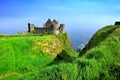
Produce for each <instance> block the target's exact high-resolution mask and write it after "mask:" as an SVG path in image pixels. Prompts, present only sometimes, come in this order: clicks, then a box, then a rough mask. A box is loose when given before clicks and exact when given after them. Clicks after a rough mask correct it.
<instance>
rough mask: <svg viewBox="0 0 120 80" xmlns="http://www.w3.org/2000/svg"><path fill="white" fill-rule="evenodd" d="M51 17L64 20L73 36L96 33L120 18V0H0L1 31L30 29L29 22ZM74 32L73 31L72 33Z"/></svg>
mask: <svg viewBox="0 0 120 80" xmlns="http://www.w3.org/2000/svg"><path fill="white" fill-rule="evenodd" d="M48 18H51V19H54V18H55V19H57V20H59V22H60V23H65V24H66V28H67V31H68V33H70V35H75V34H79V33H81V32H84V33H85V32H86V33H88V34H89V33H91V32H92V33H94V32H95V31H96V30H98V29H99V28H101V27H104V26H106V25H109V24H114V22H115V21H118V20H120V1H119V0H1V1H0V33H17V32H18V31H19V30H27V23H28V22H31V23H34V24H36V26H43V23H45V22H46V20H47V19H48ZM71 33H72V34H71Z"/></svg>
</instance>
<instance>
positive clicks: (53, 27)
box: [28, 19, 66, 35]
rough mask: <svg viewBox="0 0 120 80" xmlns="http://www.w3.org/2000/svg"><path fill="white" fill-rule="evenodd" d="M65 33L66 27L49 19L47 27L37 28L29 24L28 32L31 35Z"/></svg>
mask: <svg viewBox="0 0 120 80" xmlns="http://www.w3.org/2000/svg"><path fill="white" fill-rule="evenodd" d="M60 31H61V32H62V33H65V32H66V30H65V25H64V24H60V25H59V23H58V21H56V20H55V19H54V20H53V21H51V20H50V19H48V21H47V22H46V23H45V25H44V26H43V27H42V28H40V27H35V26H34V24H30V23H28V32H29V33H51V34H55V35H58V34H59V32H60Z"/></svg>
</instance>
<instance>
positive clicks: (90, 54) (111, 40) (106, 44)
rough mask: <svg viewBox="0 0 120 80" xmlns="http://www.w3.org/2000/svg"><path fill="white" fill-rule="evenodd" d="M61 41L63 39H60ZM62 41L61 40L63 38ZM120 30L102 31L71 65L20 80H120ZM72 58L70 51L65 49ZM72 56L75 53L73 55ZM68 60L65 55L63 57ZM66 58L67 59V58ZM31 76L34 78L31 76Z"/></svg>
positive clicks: (115, 27) (59, 65) (25, 76)
mask: <svg viewBox="0 0 120 80" xmlns="http://www.w3.org/2000/svg"><path fill="white" fill-rule="evenodd" d="M60 39H61V38H60ZM61 40H62V39H61ZM119 48H120V27H119V26H112V25H110V26H107V27H104V28H103V29H100V30H99V31H98V32H96V34H95V35H94V36H93V37H92V39H91V40H90V42H89V43H88V44H87V46H86V47H85V48H84V49H83V51H82V52H83V53H81V54H82V55H81V54H80V57H78V58H76V59H75V60H74V61H72V62H67V63H66V62H64V61H63V62H59V64H52V65H50V66H48V67H45V68H43V69H42V70H38V71H36V72H32V73H29V74H25V75H21V76H20V79H21V80H27V79H29V80H40V79H42V80H119V79H120V50H119ZM66 49H67V51H68V53H69V55H70V54H71V50H69V47H67V46H66V47H65V50H66ZM72 55H73V54H72ZM64 57H66V55H64ZM66 58H67V57H66ZM31 76H32V77H31Z"/></svg>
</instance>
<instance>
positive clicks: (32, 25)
mask: <svg viewBox="0 0 120 80" xmlns="http://www.w3.org/2000/svg"><path fill="white" fill-rule="evenodd" d="M28 32H30V33H33V32H34V24H30V23H28Z"/></svg>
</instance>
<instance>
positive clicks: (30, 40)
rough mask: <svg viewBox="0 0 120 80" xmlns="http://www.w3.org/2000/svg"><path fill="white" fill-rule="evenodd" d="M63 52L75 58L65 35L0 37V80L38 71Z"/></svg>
mask: <svg viewBox="0 0 120 80" xmlns="http://www.w3.org/2000/svg"><path fill="white" fill-rule="evenodd" d="M63 51H65V54H66V55H68V56H73V57H77V56H78V54H77V53H76V52H75V51H74V50H73V49H72V48H71V42H70V39H69V37H68V35H67V34H63V35H59V36H54V35H39V34H38V35H36V34H35V35H0V79H2V80H3V79H7V78H9V79H10V77H11V80H13V78H16V77H17V76H19V75H20V74H23V73H29V72H32V71H35V70H40V69H42V68H44V67H45V66H47V65H49V64H50V63H51V62H53V61H54V59H55V58H56V57H57V55H61V53H62V52H63Z"/></svg>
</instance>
